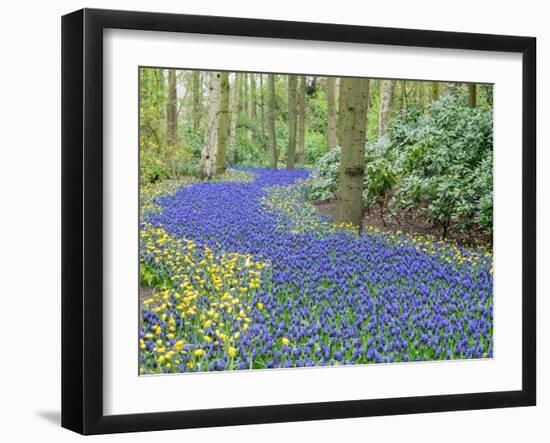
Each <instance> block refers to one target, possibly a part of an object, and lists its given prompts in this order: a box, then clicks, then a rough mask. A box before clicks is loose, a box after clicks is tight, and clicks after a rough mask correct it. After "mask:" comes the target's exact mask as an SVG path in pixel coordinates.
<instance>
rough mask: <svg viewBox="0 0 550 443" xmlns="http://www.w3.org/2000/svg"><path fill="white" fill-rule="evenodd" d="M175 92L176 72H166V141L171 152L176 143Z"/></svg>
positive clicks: (172, 70)
mask: <svg viewBox="0 0 550 443" xmlns="http://www.w3.org/2000/svg"><path fill="white" fill-rule="evenodd" d="M176 117H177V91H176V71H175V69H170V70H169V71H168V102H167V103H166V141H167V144H168V147H169V150H170V151H172V150H173V149H174V147H175V146H176V143H177V131H178V126H177V118H176Z"/></svg>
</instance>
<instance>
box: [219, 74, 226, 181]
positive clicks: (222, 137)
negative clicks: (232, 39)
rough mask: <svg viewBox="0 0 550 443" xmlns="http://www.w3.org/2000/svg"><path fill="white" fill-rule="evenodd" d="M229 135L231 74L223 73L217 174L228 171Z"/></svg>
mask: <svg viewBox="0 0 550 443" xmlns="http://www.w3.org/2000/svg"><path fill="white" fill-rule="evenodd" d="M228 135H229V73H228V72H227V71H226V72H222V74H221V79H220V111H219V113H218V136H217V148H216V174H224V173H225V170H226V169H227V161H226V157H225V153H226V150H227V141H228Z"/></svg>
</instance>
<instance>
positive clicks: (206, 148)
mask: <svg viewBox="0 0 550 443" xmlns="http://www.w3.org/2000/svg"><path fill="white" fill-rule="evenodd" d="M208 91H209V94H208V116H207V122H206V130H205V133H204V143H203V145H202V151H201V161H200V164H199V174H200V176H201V178H202V179H203V180H204V179H207V178H210V177H212V175H213V173H214V165H215V164H216V148H217V144H218V120H219V119H218V114H219V112H220V93H221V73H220V72H214V71H212V72H210V74H209V82H208Z"/></svg>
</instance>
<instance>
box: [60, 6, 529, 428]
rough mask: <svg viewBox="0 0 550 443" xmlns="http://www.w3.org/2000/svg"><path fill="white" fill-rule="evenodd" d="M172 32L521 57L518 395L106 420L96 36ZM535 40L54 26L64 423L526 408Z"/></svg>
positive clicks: (76, 22) (399, 32)
mask: <svg viewBox="0 0 550 443" xmlns="http://www.w3.org/2000/svg"><path fill="white" fill-rule="evenodd" d="M108 28H118V29H131V30H147V31H171V32H186V33H198V34H217V35H227V36H248V37H269V38H280V39H301V40H316V41H334V42H352V43H369V44H378V45H398V46H416V47H424V48H454V49H469V50H482V51H501V52H511V53H519V54H522V64H523V80H522V83H523V85H522V88H523V90H522V94H523V98H522V107H523V109H522V112H523V118H522V131H523V136H522V137H523V138H522V153H523V165H522V166H523V177H522V183H523V189H522V195H523V201H522V210H523V213H522V221H523V226H522V230H523V232H522V241H523V246H522V248H523V250H522V254H523V256H522V263H523V266H522V277H521V278H522V388H521V390H517V391H505V392H479V393H468V394H466V393H465V394H457V395H435V396H421V397H404V398H391V399H371V400H356V401H335V402H324V403H307V404H281V405H266V406H261V407H237V408H225V409H208V410H189V411H177V412H160V413H142V414H131V415H109V416H106V415H104V413H103V407H102V404H103V338H102V326H103V317H102V316H103V299H102V290H103V289H102V284H103V275H102V274H103V271H102V269H103V226H102V223H103V197H102V196H103V147H102V137H103V111H102V109H103V87H102V84H103V78H102V77H103V30H104V29H108ZM535 66H536V39H535V38H532V37H515V36H502V35H484V34H471V33H456V32H440V31H422V30H412V29H391V28H376V27H364V26H348V25H339V24H320V23H300V22H286V21H274V20H257V19H244V18H229V17H211V16H196V15H178V14H164V13H150V12H128V11H111V10H97V9H83V10H79V11H76V12H73V13H71V14H68V15H65V16H63V18H62V426H63V427H65V428H68V429H71V430H73V431H76V432H79V433H82V434H104V433H116V432H132V431H151V430H162V429H178V428H194V427H210V426H227V425H239V424H253V423H273V422H285V421H301V420H319V419H332V418H346V417H362V416H380V415H390V414H413V413H424V412H436V411H458V410H467V409H485V408H502V407H513V406H530V405H535V402H536V354H535V349H536V341H535V339H536V337H535V333H536V316H535V309H536V300H535V299H536V292H535V291H536V279H535V277H536V276H535V272H536V271H535V265H536V250H535V247H536V176H535V172H536V167H535V166H536V165H535V147H536V146H535V140H536V133H535V131H536V101H535V100H536V96H535V95H536V90H535V84H536V69H535Z"/></svg>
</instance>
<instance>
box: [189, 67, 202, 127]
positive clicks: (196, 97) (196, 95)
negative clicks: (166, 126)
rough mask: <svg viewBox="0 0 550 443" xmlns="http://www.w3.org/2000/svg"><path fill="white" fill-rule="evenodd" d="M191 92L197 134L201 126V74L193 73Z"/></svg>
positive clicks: (194, 125) (198, 72)
mask: <svg viewBox="0 0 550 443" xmlns="http://www.w3.org/2000/svg"><path fill="white" fill-rule="evenodd" d="M191 90H192V99H193V106H192V109H193V131H195V132H197V131H198V130H199V128H200V125H201V105H202V88H201V72H200V71H193V73H192V74H191Z"/></svg>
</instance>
